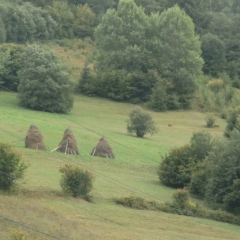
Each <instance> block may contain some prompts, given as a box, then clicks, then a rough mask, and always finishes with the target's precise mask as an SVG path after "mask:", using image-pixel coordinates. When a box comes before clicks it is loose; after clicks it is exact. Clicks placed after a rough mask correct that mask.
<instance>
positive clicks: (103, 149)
mask: <svg viewBox="0 0 240 240" xmlns="http://www.w3.org/2000/svg"><path fill="white" fill-rule="evenodd" d="M90 155H91V156H97V157H104V158H115V156H114V153H113V152H112V148H111V147H110V145H109V144H108V142H107V140H106V139H105V138H104V137H103V138H101V139H100V140H99V142H98V144H97V146H96V147H95V148H94V149H93V150H92V152H91V154H90Z"/></svg>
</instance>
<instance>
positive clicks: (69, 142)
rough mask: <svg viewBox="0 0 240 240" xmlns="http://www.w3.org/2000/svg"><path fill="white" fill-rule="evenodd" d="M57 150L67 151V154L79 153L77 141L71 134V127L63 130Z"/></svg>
mask: <svg viewBox="0 0 240 240" xmlns="http://www.w3.org/2000/svg"><path fill="white" fill-rule="evenodd" d="M58 151H59V152H64V153H68V154H75V155H78V154H79V151H78V147H77V141H76V139H75V137H74V136H73V133H72V130H71V129H69V128H67V129H66V130H65V132H64V135H63V139H62V141H61V142H60V143H59V147H58Z"/></svg>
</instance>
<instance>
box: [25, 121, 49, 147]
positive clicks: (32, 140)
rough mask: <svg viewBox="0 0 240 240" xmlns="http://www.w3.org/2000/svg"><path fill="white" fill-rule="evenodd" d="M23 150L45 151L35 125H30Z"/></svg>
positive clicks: (41, 137)
mask: <svg viewBox="0 0 240 240" xmlns="http://www.w3.org/2000/svg"><path fill="white" fill-rule="evenodd" d="M25 148H33V149H39V150H45V145H44V143H43V136H42V134H41V132H40V131H39V129H38V128H37V127H36V126H35V125H31V126H30V128H29V130H28V133H27V136H26V137H25Z"/></svg>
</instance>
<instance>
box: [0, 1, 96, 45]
mask: <svg viewBox="0 0 240 240" xmlns="http://www.w3.org/2000/svg"><path fill="white" fill-rule="evenodd" d="M0 13H1V14H0V33H1V34H0V43H1V42H14V43H25V42H27V41H29V42H32V41H43V40H52V39H59V38H74V37H77V38H84V37H87V36H92V35H93V30H94V26H95V24H96V22H95V18H96V16H95V13H94V12H93V11H92V10H91V9H90V8H89V6H88V5H87V4H85V5H82V4H78V5H77V6H74V5H70V4H68V2H66V1H52V3H48V4H47V5H45V6H44V8H41V7H38V6H34V5H33V4H31V3H30V2H22V1H18V2H16V1H15V0H12V1H6V0H1V1H0Z"/></svg>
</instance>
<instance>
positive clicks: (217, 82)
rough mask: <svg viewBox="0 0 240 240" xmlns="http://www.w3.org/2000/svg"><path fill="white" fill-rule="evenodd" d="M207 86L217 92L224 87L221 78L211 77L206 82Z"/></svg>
mask: <svg viewBox="0 0 240 240" xmlns="http://www.w3.org/2000/svg"><path fill="white" fill-rule="evenodd" d="M207 88H209V89H210V90H211V91H213V92H214V93H216V94H217V93H219V92H220V91H221V89H223V88H224V82H223V80H222V79H212V80H210V81H209V82H208V83H207Z"/></svg>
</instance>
